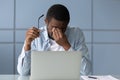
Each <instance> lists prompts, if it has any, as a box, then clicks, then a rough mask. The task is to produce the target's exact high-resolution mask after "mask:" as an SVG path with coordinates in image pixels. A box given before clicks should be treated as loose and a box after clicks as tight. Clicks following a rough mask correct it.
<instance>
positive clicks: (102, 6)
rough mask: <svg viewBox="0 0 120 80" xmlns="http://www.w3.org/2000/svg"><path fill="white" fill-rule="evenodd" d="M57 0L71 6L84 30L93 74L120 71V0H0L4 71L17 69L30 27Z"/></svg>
mask: <svg viewBox="0 0 120 80" xmlns="http://www.w3.org/2000/svg"><path fill="white" fill-rule="evenodd" d="M55 3H60V4H64V5H65V6H66V7H67V8H68V9H69V11H70V14H71V21H70V24H69V25H70V26H75V27H80V28H81V29H82V30H83V32H84V34H85V38H86V44H87V46H88V48H89V54H90V55H91V60H92V63H93V74H120V72H119V67H120V64H118V61H119V60H120V58H119V56H120V54H119V53H120V49H119V48H120V37H119V35H120V22H119V21H120V9H119V8H120V0H0V12H1V13H0V64H2V66H1V65H0V73H1V74H5V73H7V74H9V73H12V74H14V73H17V71H16V65H17V58H18V55H19V54H20V51H21V49H22V45H23V41H24V39H25V31H26V29H28V28H30V27H32V26H37V19H38V17H39V16H40V15H41V14H46V11H47V9H48V8H49V7H50V6H51V5H53V4H55ZM43 19H44V18H42V20H41V21H40V22H41V23H40V25H43V24H44V22H43ZM3 34H5V35H4V36H3ZM6 48H7V50H6Z"/></svg>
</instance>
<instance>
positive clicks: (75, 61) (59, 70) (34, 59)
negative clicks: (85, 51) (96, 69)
mask: <svg viewBox="0 0 120 80" xmlns="http://www.w3.org/2000/svg"><path fill="white" fill-rule="evenodd" d="M80 63H81V53H80V52H79V51H32V53H31V77H30V78H31V79H79V78H80Z"/></svg>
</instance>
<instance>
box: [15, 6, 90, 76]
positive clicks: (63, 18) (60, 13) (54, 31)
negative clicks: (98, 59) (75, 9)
mask: <svg viewBox="0 0 120 80" xmlns="http://www.w3.org/2000/svg"><path fill="white" fill-rule="evenodd" d="M69 20H70V15H69V11H68V10H67V8H66V7H65V6H63V5H61V4H55V5H53V6H51V7H50V8H49V9H48V12H47V15H46V18H45V23H46V26H44V27H41V28H40V29H37V28H35V27H33V28H30V29H28V30H27V32H26V39H25V43H24V46H23V49H22V52H21V54H20V56H19V58H18V65H17V70H18V73H19V74H20V75H30V64H31V62H30V60H31V59H30V56H31V50H38V51H81V52H82V62H81V65H82V66H81V70H80V73H81V74H83V75H87V74H90V71H91V64H90V61H89V55H88V49H87V47H86V45H85V42H84V36H83V33H82V31H81V30H80V29H79V28H70V27H68V23H69Z"/></svg>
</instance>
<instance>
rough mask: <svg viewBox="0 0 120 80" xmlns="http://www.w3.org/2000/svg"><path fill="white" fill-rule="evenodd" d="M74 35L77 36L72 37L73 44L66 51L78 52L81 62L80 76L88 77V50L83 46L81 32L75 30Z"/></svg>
mask: <svg viewBox="0 0 120 80" xmlns="http://www.w3.org/2000/svg"><path fill="white" fill-rule="evenodd" d="M74 31H75V33H76V32H77V33H76V34H78V35H74V36H76V37H75V40H74V43H72V47H71V48H70V49H69V50H68V51H80V52H81V53H82V60H81V69H80V74H81V75H90V74H91V70H92V68H91V61H90V58H89V53H88V48H87V46H86V44H85V38H84V35H83V32H82V31H81V30H80V29H79V28H76V29H75V30H74Z"/></svg>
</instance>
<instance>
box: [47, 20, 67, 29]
mask: <svg viewBox="0 0 120 80" xmlns="http://www.w3.org/2000/svg"><path fill="white" fill-rule="evenodd" d="M49 25H50V26H51V27H58V28H66V27H67V22H66V21H59V20H56V19H55V18H51V20H50V22H49Z"/></svg>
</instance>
